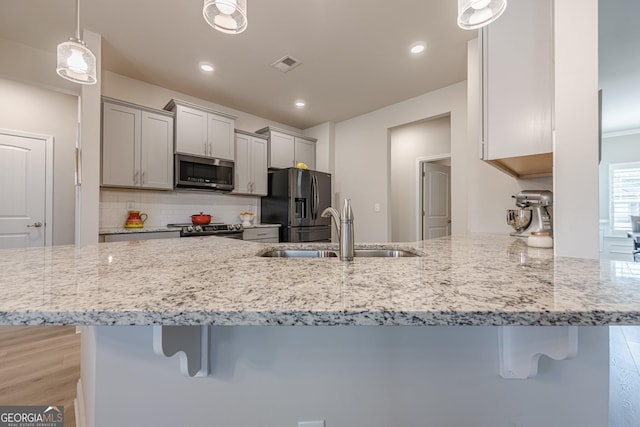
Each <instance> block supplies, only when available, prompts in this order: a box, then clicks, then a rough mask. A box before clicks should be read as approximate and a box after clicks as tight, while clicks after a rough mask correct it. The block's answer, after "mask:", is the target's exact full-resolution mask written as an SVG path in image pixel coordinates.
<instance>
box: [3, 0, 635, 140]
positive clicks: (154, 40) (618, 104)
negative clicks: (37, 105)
mask: <svg viewBox="0 0 640 427" xmlns="http://www.w3.org/2000/svg"><path fill="white" fill-rule="evenodd" d="M248 3H249V5H248V17H249V26H248V29H247V30H246V31H245V32H244V33H242V34H239V35H228V34H222V33H220V32H218V31H215V30H213V29H212V28H211V27H209V26H208V25H207V24H206V23H205V21H204V19H203V18H202V1H201V0H135V1H131V0H82V3H81V15H82V16H81V20H82V26H83V27H84V28H87V29H90V30H93V31H95V32H97V33H100V34H102V36H103V67H104V68H105V69H107V70H110V71H113V72H115V73H118V74H122V75H125V76H128V77H132V78H134V79H138V80H142V81H146V82H149V83H152V84H155V85H158V86H162V87H166V88H168V89H172V90H175V91H178V92H182V93H185V94H189V95H192V96H195V97H199V98H202V99H206V100H209V101H211V102H214V103H218V104H223V105H226V106H228V107H232V108H235V109H238V110H241V111H245V112H247V113H251V114H255V115H257V116H261V117H264V118H267V119H271V120H274V121H278V122H281V123H284V124H287V125H290V126H294V127H297V128H300V129H304V128H307V127H310V126H313V125H316V124H319V123H323V122H326V121H341V120H345V119H347V118H350V117H354V116H357V115H360V114H363V113H366V112H369V111H373V110H375V109H378V108H380V107H383V106H386V105H390V104H393V103H396V102H399V101H402V100H405V99H408V98H411V97H414V96H417V95H420V94H423V93H426V92H430V91H432V90H435V89H438V88H441V87H445V86H448V85H450V84H453V83H456V82H459V81H462V80H465V78H466V42H467V41H468V40H469V39H471V38H474V37H475V36H476V32H475V31H465V30H461V29H459V28H458V27H457V25H456V2H455V1H454V0H394V1H382V0H348V1H344V0H269V1H266V0H248ZM638 16H640V1H638V0H616V1H615V2H611V1H607V0H601V1H600V28H599V33H600V34H599V36H600V70H599V73H600V86H601V88H602V89H603V131H604V132H613V131H618V130H624V129H638V128H640V50H639V48H638V46H640V26H638V25H635V20H636V18H637V17H638ZM74 29H75V1H74V0H46V1H45V0H20V1H15V0H4V1H2V3H0V38H4V39H8V40H13V41H16V42H19V43H23V44H26V45H29V46H32V47H35V48H38V49H42V50H44V51H47V52H52V53H53V52H55V48H56V45H57V44H58V43H60V42H61V41H64V40H66V39H67V38H68V37H69V36H71V35H73V33H74ZM419 40H421V41H425V42H426V43H427V50H426V52H425V53H423V54H421V55H418V56H414V55H411V54H410V53H409V49H408V48H409V46H410V45H411V44H412V43H414V42H416V41H419ZM285 55H291V56H293V57H295V58H297V59H299V60H301V61H302V65H301V66H299V67H297V68H295V69H293V70H292V71H290V72H289V73H286V74H283V73H281V72H280V71H277V70H276V69H274V68H272V67H271V66H270V64H271V63H273V62H275V61H276V60H278V59H280V58H282V57H283V56H285ZM201 61H207V62H210V63H212V64H213V65H214V67H215V68H216V70H215V72H214V73H212V74H205V73H203V72H201V71H200V70H199V69H198V64H199V63H200V62H201ZM298 99H302V100H305V101H306V103H307V106H306V107H305V108H303V109H300V108H296V107H295V106H294V102H295V101H296V100H298Z"/></svg>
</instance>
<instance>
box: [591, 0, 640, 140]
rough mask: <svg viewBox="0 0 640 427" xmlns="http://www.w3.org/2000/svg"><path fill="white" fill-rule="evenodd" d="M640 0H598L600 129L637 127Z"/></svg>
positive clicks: (639, 126) (639, 121)
mask: <svg viewBox="0 0 640 427" xmlns="http://www.w3.org/2000/svg"><path fill="white" fill-rule="evenodd" d="M638 17H640V1H638V0H616V1H608V0H600V3H599V29H598V30H599V49H598V50H599V61H598V62H599V79H600V88H601V89H602V131H603V132H604V133H607V132H616V131H622V130H637V129H640V26H639V25H638Z"/></svg>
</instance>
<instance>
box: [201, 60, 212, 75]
mask: <svg viewBox="0 0 640 427" xmlns="http://www.w3.org/2000/svg"><path fill="white" fill-rule="evenodd" d="M200 69H201V70H202V71H206V72H208V73H210V72H212V71H213V65H211V64H209V63H206V62H203V63H202V64H200Z"/></svg>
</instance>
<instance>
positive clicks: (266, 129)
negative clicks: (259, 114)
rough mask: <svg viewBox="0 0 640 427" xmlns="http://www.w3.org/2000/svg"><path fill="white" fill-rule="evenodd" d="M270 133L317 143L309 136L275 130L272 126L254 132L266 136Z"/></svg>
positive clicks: (284, 130)
mask: <svg viewBox="0 0 640 427" xmlns="http://www.w3.org/2000/svg"><path fill="white" fill-rule="evenodd" d="M271 132H279V133H284V134H285V135H291V136H295V137H296V138H302V139H306V140H307V141H311V142H317V141H318V140H317V139H316V138H312V137H310V136H307V135H303V134H301V133H297V132H293V131H290V130H286V129H281V128H277V127H274V126H266V127H263V128H262V129H258V130H257V131H256V133H258V134H266V133H271Z"/></svg>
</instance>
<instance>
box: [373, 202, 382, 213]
mask: <svg viewBox="0 0 640 427" xmlns="http://www.w3.org/2000/svg"><path fill="white" fill-rule="evenodd" d="M373 211H374V212H380V203H374V204H373Z"/></svg>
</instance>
